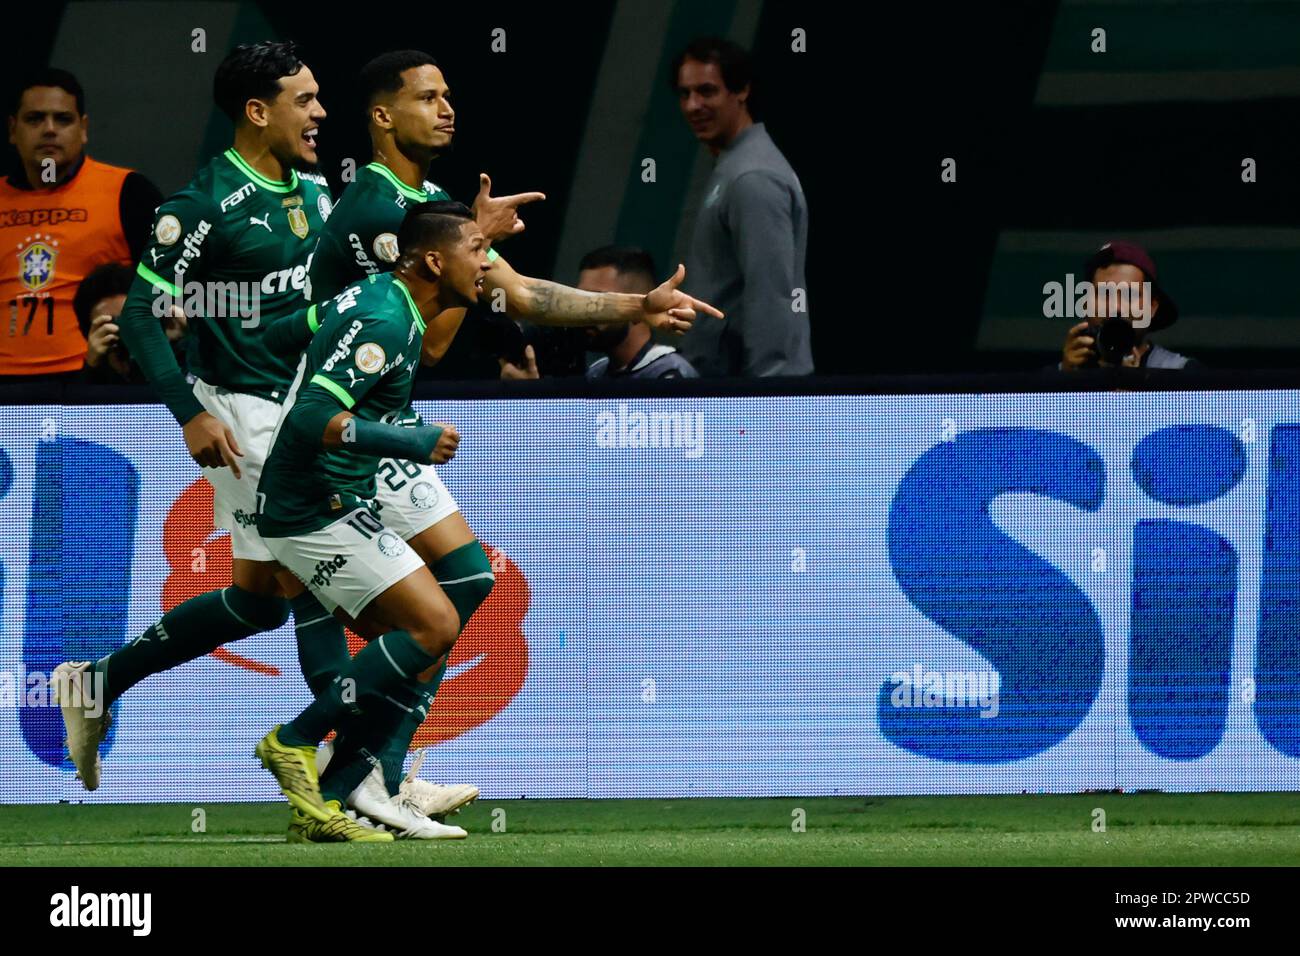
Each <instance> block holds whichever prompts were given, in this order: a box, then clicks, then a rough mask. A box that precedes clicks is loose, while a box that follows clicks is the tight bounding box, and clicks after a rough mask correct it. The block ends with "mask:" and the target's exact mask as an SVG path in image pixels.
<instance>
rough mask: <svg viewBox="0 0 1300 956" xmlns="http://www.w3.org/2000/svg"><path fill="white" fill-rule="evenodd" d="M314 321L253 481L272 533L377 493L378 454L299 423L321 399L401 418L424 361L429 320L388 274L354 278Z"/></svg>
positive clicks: (309, 527)
mask: <svg viewBox="0 0 1300 956" xmlns="http://www.w3.org/2000/svg"><path fill="white" fill-rule="evenodd" d="M316 320H317V321H318V322H319V328H318V330H317V332H316V334H315V336H313V338H312V341H311V344H310V345H309V346H307V351H306V353H304V355H303V358H302V360H301V362H300V364H299V367H298V375H297V378H296V379H295V381H294V384H293V387H292V389H291V390H290V394H289V397H288V398H287V399H286V401H285V411H284V413H283V414H282V415H281V416H280V424H279V425H278V426H277V428H276V432H275V436H274V437H273V438H272V441H271V453H270V455H268V456H267V459H266V464H265V466H264V467H263V469H262V477H261V480H260V482H259V483H258V486H257V491H258V500H259V502H260V506H261V514H260V517H259V520H258V528H259V530H260V532H261V533H262V535H264V536H266V537H271V538H284V537H288V536H290V535H295V534H305V533H308V532H311V531H315V530H317V529H318V528H323V527H325V525H327V524H330V523H331V522H333V521H336V520H338V519H339V518H340V517H341V516H342V514H343V513H346V510H350V509H351V508H352V507H353V506H354V505H355V504H356V503H358V502H360V501H367V500H369V499H372V498H374V497H375V471H376V470H377V469H378V467H379V461H380V458H379V456H377V455H367V454H364V453H361V452H357V451H355V450H354V449H351V448H348V447H347V445H346V444H345V445H344V446H343V447H341V448H323V447H322V446H321V443H320V436H319V435H310V434H309V435H304V434H302V432H303V431H307V432H310V431H311V429H310V428H306V429H303V428H300V427H298V423H299V422H300V421H303V420H304V418H303V416H304V415H308V413H311V412H319V411H320V410H321V409H322V408H325V409H328V410H329V411H330V412H332V413H335V414H337V413H338V412H340V411H345V410H346V411H349V412H351V413H352V414H353V415H355V416H357V417H358V418H361V419H364V420H366V421H372V422H378V421H383V422H388V423H390V424H391V423H395V422H397V421H399V420H400V419H401V418H402V413H403V412H404V410H405V409H406V408H407V406H408V405H409V404H410V401H411V386H412V384H413V383H414V382H415V370H416V368H417V366H418V365H419V362H420V339H421V336H423V335H424V327H425V326H424V319H423V318H422V317H421V315H420V312H419V310H418V309H417V308H416V307H415V302H414V300H412V298H411V294H410V292H409V291H407V288H406V286H405V285H404V284H403V283H402V281H401V280H400V279H398V278H397V277H396V276H394V275H393V274H392V273H386V274H384V275H379V276H373V275H372V276H369V277H367V278H366V279H365V280H364V281H362V282H359V283H356V284H354V285H350V286H348V287H347V288H346V289H344V290H343V291H342V292H341V293H339V294H338V295H337V296H335V297H334V298H333V299H331V300H330V301H329V302H327V303H324V304H320V305H318V306H317V311H316ZM309 417H310V416H309ZM330 417H333V415H331V416H330Z"/></svg>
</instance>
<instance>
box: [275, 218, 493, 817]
mask: <svg viewBox="0 0 1300 956" xmlns="http://www.w3.org/2000/svg"><path fill="white" fill-rule="evenodd" d="M399 235H400V237H401V248H402V249H403V255H402V257H401V259H400V262H399V263H398V267H397V270H396V272H395V273H390V274H386V275H381V276H375V275H372V276H369V277H368V278H367V279H366V280H364V281H362V282H360V283H358V284H356V285H352V286H349V287H348V288H345V289H344V290H343V291H342V292H341V293H340V294H339V295H337V296H336V297H334V298H333V299H332V300H330V301H329V302H328V303H326V304H324V306H323V307H321V308H320V309H319V311H318V312H317V314H316V316H317V318H318V320H319V330H318V332H317V334H316V336H315V337H314V338H313V340H312V342H311V344H310V346H309V347H308V349H307V351H306V353H305V355H304V356H303V358H302V360H301V362H300V365H299V370H298V376H297V379H296V380H295V382H294V385H293V388H292V390H291V392H290V395H289V397H288V399H287V400H286V403H285V409H284V412H283V415H282V417H281V419H280V423H279V425H278V427H277V429H276V433H275V436H274V438H273V439H272V447H271V452H270V455H269V456H268V458H267V461H266V467H265V469H264V470H263V472H262V476H261V481H260V483H259V485H258V489H257V490H258V497H259V500H260V504H261V512H260V516H259V524H260V528H261V531H262V534H263V540H264V541H265V543H266V545H267V546H268V547H269V548H270V549H271V550H272V552H273V553H274V554H275V556H276V557H277V558H278V559H279V560H280V562H281V563H282V564H283V565H284V566H285V567H286V568H289V569H290V570H291V571H293V573H294V574H295V575H297V577H298V578H299V579H300V580H302V581H303V582H306V583H307V584H308V585H309V586H310V587H311V589H312V593H314V594H315V595H316V596H317V597H318V598H319V600H320V601H321V602H322V603H323V604H325V605H327V606H328V607H329V608H330V610H334V609H338V610H339V611H342V612H343V613H344V614H346V615H347V616H348V618H349V619H350V620H351V621H353V622H354V623H355V625H356V626H357V628H358V630H359V631H361V632H362V633H363V634H375V635H379V636H378V637H377V638H376V639H375V640H373V641H371V642H370V643H369V644H367V645H366V647H364V648H363V649H362V650H361V651H360V653H358V654H357V656H356V657H355V658H353V659H350V660H349V661H348V662H347V664H346V665H345V666H344V667H342V669H341V671H340V673H339V674H338V675H337V676H335V677H334V678H333V680H331V681H330V682H329V683H328V684H326V685H325V686H323V687H321V688H320V690H319V691H318V692H317V693H316V699H315V700H314V701H313V703H312V704H311V705H310V706H309V707H308V708H307V709H306V710H305V711H304V712H303V713H302V714H300V715H299V716H298V717H297V718H296V719H295V720H294V721H293V722H292V723H290V724H286V725H284V726H282V727H277V728H275V729H274V730H272V731H271V732H270V733H269V734H267V735H266V737H265V738H263V740H262V741H261V743H259V744H258V746H257V754H258V756H259V757H260V758H261V760H262V762H263V764H264V765H265V766H266V767H267V768H268V769H270V770H271V771H272V772H273V773H274V774H275V776H276V779H277V781H278V782H279V783H280V786H281V788H282V789H283V790H284V793H285V795H286V796H287V797H288V799H289V802H290V804H291V805H292V807H293V817H292V823H291V826H290V839H304V840H314V839H317V836H316V835H315V833H314V830H315V829H318V828H320V827H326V826H335V827H341V826H343V825H344V824H343V823H342V822H341V820H346V819H347V818H346V817H345V816H344V814H343V812H342V806H341V803H340V802H339V801H338V800H337V799H334V800H329V799H327V798H325V797H323V796H322V794H321V792H320V789H319V783H318V778H317V775H316V747H317V744H318V743H319V742H320V741H321V740H322V739H323V738H324V737H325V736H326V734H328V733H329V731H330V730H331V729H335V728H337V727H339V726H340V725H342V724H343V723H344V722H345V720H346V718H347V717H348V716H349V715H351V714H354V713H359V712H360V711H361V709H362V708H364V707H367V706H374V705H373V703H372V702H374V701H377V700H382V699H383V697H384V696H385V695H387V694H389V693H391V692H393V691H396V690H398V689H399V688H401V687H403V686H405V685H407V684H408V683H409V682H410V681H411V680H412V679H413V678H414V677H415V675H418V674H420V673H422V672H426V671H434V670H437V669H440V668H441V667H444V666H445V663H446V657H447V654H448V653H449V652H450V650H451V647H452V645H453V644H454V643H455V640H456V637H457V635H458V634H459V633H460V630H461V626H462V624H463V620H462V617H464V616H465V614H466V611H465V610H464V605H463V603H462V601H460V600H455V599H453V597H452V596H451V595H449V594H448V593H447V592H445V591H444V590H443V588H441V587H440V586H439V585H438V583H437V581H435V579H434V576H433V573H432V572H431V571H430V569H429V567H428V566H426V564H425V562H424V560H422V559H421V557H420V556H419V555H417V554H416V553H415V552H414V551H413V550H412V549H411V548H410V547H408V546H407V545H406V543H405V542H404V541H403V540H402V537H401V536H400V535H399V534H397V533H395V532H394V531H393V530H392V529H390V528H388V527H387V526H386V525H385V522H384V520H383V519H382V517H381V514H382V513H381V512H379V510H378V509H376V508H375V507H374V503H373V500H372V499H374V497H375V493H376V491H375V475H376V471H377V470H378V468H379V463H380V461H381V460H382V459H385V458H391V459H396V460H401V461H412V462H419V463H422V464H432V463H435V462H445V461H447V460H449V459H450V458H451V456H452V455H454V454H455V450H456V446H457V444H458V442H459V438H458V436H457V435H456V432H455V430H454V429H453V428H452V427H450V426H426V425H416V426H414V427H409V426H402V425H397V424H394V422H395V421H396V420H397V419H398V418H400V417H401V416H402V415H403V413H404V412H405V411H406V410H407V409H408V408H409V405H410V399H411V386H412V384H413V382H414V378H415V369H416V367H417V366H418V365H419V363H420V359H421V351H422V349H421V344H422V341H423V338H424V333H425V331H426V328H427V323H428V321H429V320H430V319H432V318H433V317H434V316H436V315H438V314H440V313H441V312H443V311H445V310H446V309H449V308H458V307H465V306H468V305H472V304H473V303H474V302H476V301H477V299H478V295H479V293H480V292H481V291H482V288H483V281H484V277H485V276H486V274H487V271H488V269H489V261H488V258H487V254H486V252H487V243H486V241H485V239H484V237H483V234H482V232H481V231H480V229H479V228H478V225H477V224H476V223H475V222H474V219H473V217H472V215H471V213H470V211H469V210H468V209H467V208H465V207H464V206H462V205H460V204H459V203H451V202H437V203H421V204H419V205H414V206H412V207H411V209H410V211H409V212H408V213H407V214H406V217H405V220H404V221H403V223H402V226H401V227H400V229H399ZM474 548H475V549H476V550H477V553H478V555H479V556H481V555H482V548H481V547H479V546H478V545H477V543H476V542H475V543H474ZM491 586H492V572H491V569H490V568H483V569H482V570H481V571H480V572H479V573H477V574H476V575H474V588H473V590H474V591H475V592H476V594H475V595H473V596H472V597H470V598H469V600H468V603H469V605H470V612H469V613H472V608H473V607H474V606H477V604H478V603H479V602H480V601H481V600H482V598H483V597H484V596H486V594H487V592H488V590H489V589H490V588H491ZM457 829H459V828H457ZM459 835H460V836H464V831H463V830H461V831H460V834H459Z"/></svg>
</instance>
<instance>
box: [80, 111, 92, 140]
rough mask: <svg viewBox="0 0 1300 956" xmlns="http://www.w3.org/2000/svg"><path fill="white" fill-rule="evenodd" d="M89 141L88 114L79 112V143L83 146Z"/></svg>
mask: <svg viewBox="0 0 1300 956" xmlns="http://www.w3.org/2000/svg"><path fill="white" fill-rule="evenodd" d="M89 142H90V114H89V113H82V114H81V145H82V146H85V145H86V144H87V143H89Z"/></svg>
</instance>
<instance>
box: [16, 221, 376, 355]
mask: <svg viewBox="0 0 1300 956" xmlns="http://www.w3.org/2000/svg"><path fill="white" fill-rule="evenodd" d="M33 238H34V239H35V240H36V241H35V242H33V241H32V240H33ZM26 241H27V242H28V243H30V244H29V245H28V246H27V248H26V249H22V248H21V247H20V251H19V253H18V275H19V277H20V278H21V279H22V281H23V285H24V286H26V287H27V288H28V289H29V290H30V291H32V292H35V291H36V290H37V289H42V288H44V287H45V286H47V285H49V284H50V282H51V281H52V280H53V279H54V260H55V259H56V258H57V257H58V255H59V250H58V245H59V244H58V243H57V242H55V241H54V239H53V238H52V237H50V236H35V237H32V236H28V237H27V240H26ZM380 364H381V365H382V364H383V363H382V362H381V363H380Z"/></svg>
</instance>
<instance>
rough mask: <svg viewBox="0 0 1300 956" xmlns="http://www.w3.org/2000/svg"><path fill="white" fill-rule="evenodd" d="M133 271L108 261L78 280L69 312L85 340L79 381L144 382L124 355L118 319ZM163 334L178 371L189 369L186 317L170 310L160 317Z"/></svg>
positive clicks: (142, 377)
mask: <svg viewBox="0 0 1300 956" xmlns="http://www.w3.org/2000/svg"><path fill="white" fill-rule="evenodd" d="M134 277H135V270H134V269H132V268H130V267H129V266H124V265H122V264H121V263H118V262H107V263H105V264H104V265H101V266H98V267H97V268H95V269H93V270H91V272H90V274H89V275H87V276H86V278H84V279H83V280H81V284H80V285H78V286H77V291H76V293H75V294H74V295H73V297H72V311H73V313H74V314H75V315H76V317H77V325H78V326H79V327H80V329H81V334H82V335H83V336H84V337H85V339H86V360H85V364H84V366H83V367H82V370H81V376H80V381H81V382H83V383H86V384H89V385H142V384H144V383H145V382H146V379H145V377H144V374H143V373H142V372H141V371H140V368H139V366H137V365H136V364H135V362H133V361H132V360H131V356H130V355H129V354H127V351H126V345H125V344H124V343H123V342H122V339H121V334H120V331H119V329H118V324H117V318H118V316H119V315H121V313H122V306H123V305H125V304H126V294H127V292H129V291H130V289H131V282H132V280H133V279H134ZM160 321H161V322H162V327H163V332H165V333H166V335H167V341H168V342H169V343H170V344H171V347H172V351H173V352H174V353H175V355H176V364H177V365H179V366H180V368H181V371H182V372H185V371H187V370H188V367H189V363H188V361H187V360H186V352H187V347H188V344H189V339H188V338H187V337H186V332H187V331H188V328H187V326H186V322H185V314H184V312H183V311H181V309H179V308H177V307H173V309H172V311H171V314H169V315H166V316H163V318H162V319H161V320H160Z"/></svg>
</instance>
